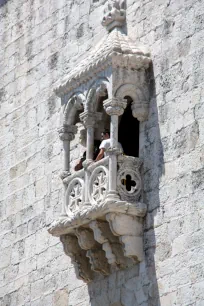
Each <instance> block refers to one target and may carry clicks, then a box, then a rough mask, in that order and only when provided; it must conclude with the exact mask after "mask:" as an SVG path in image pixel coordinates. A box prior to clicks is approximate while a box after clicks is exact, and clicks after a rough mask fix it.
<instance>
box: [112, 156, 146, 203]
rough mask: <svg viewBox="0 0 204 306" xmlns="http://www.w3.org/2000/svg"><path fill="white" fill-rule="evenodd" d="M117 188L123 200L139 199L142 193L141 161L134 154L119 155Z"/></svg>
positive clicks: (133, 200)
mask: <svg viewBox="0 0 204 306" xmlns="http://www.w3.org/2000/svg"><path fill="white" fill-rule="evenodd" d="M118 165H119V170H118V176H117V186H118V187H117V188H118V192H119V195H120V197H121V199H122V200H123V201H130V202H135V201H138V200H139V199H140V197H141V193H142V178H141V174H140V169H141V165H142V163H141V161H140V160H139V159H138V158H136V157H132V156H124V155H119V156H118Z"/></svg>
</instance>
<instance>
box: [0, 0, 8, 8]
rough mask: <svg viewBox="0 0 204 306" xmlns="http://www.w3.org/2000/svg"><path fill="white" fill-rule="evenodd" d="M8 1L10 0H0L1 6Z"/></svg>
mask: <svg viewBox="0 0 204 306" xmlns="http://www.w3.org/2000/svg"><path fill="white" fill-rule="evenodd" d="M7 1H8V0H0V7H1V6H2V5H4V4H6V2H7Z"/></svg>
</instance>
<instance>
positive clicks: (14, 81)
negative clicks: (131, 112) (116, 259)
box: [0, 0, 204, 306]
mask: <svg viewBox="0 0 204 306" xmlns="http://www.w3.org/2000/svg"><path fill="white" fill-rule="evenodd" d="M105 2H106V1H105V0H98V1H91V0H84V1H80V0H69V1H67V0H58V1H54V0H29V1H24V0H19V1H15V0H9V1H8V2H6V3H5V4H4V5H2V6H1V7H0V46H1V48H0V77H1V83H0V102H1V103H0V117H1V121H0V128H1V136H0V137H1V142H0V148H1V151H0V176H1V180H0V184H1V186H0V194H1V195H0V196H1V203H0V218H1V222H0V237H1V238H0V239H1V243H0V305H3V306H6V305H7V306H18V305H26V306H43V305H46V306H47V305H53V306H68V305H69V306H88V305H89V306H109V305H111V304H112V303H115V302H119V301H120V302H121V303H122V304H123V306H139V305H140V306H147V305H148V306H157V305H158V306H159V305H161V306H170V305H176V306H188V305H189V306H190V305H191V306H201V305H203V303H204V293H203V292H204V245H203V237H204V231H203V225H204V222H203V212H204V210H203V206H202V200H203V192H204V191H203V189H204V183H203V182H204V166H203V164H204V157H203V156H204V132H203V131H204V100H203V99H204V98H203V97H204V88H203V87H204V86H203V84H204V83H203V82H204V3H203V1H202V0H199V1H195V0H183V1H178V0H162V1H161V0H156V1H153V0H152V1H146V0H137V1H135V0H134V1H133V0H128V1H127V28H128V32H129V35H130V36H131V37H132V38H133V39H137V41H140V42H141V43H142V44H145V45H147V46H148V47H149V49H150V51H151V54H152V59H153V67H152V71H151V75H152V80H151V84H150V87H151V101H150V114H149V120H148V122H146V123H143V124H141V137H140V138H141V139H140V140H141V141H140V143H141V149H140V153H141V154H140V155H141V157H142V158H143V159H144V191H145V192H144V199H145V202H146V203H147V204H148V214H147V217H146V220H145V224H144V228H145V236H144V242H145V261H144V262H143V263H142V264H140V265H139V266H135V267H134V268H132V269H129V270H126V271H120V272H117V273H114V274H112V275H111V276H110V277H106V278H102V277H101V278H100V277H99V278H98V279H97V280H96V281H95V282H93V283H91V284H90V285H88V286H87V285H85V284H84V283H83V282H82V281H79V280H77V279H76V277H75V271H74V268H73V266H72V264H71V262H70V258H69V257H67V256H66V255H65V254H64V252H63V250H62V245H61V244H60V243H59V240H58V239H57V238H53V237H51V236H50V235H49V234H48V232H47V229H46V226H47V225H49V224H50V222H51V221H52V219H53V217H54V216H56V215H58V214H59V212H60V209H61V208H60V205H61V202H62V201H63V188H62V183H61V181H60V179H59V173H60V171H61V169H62V164H63V156H62V144H61V143H60V141H59V139H58V134H57V128H58V127H59V125H60V118H61V102H60V99H59V98H57V97H56V96H55V95H54V93H53V88H54V86H55V85H56V83H57V82H59V81H60V80H61V79H62V78H63V77H66V74H67V72H68V71H70V69H71V68H72V67H73V66H74V65H76V63H77V62H78V61H79V60H81V59H82V58H84V57H85V55H86V51H88V50H89V49H90V48H91V47H92V46H93V45H95V44H96V43H97V42H98V41H99V40H100V38H101V37H102V36H103V35H104V33H105V30H104V29H103V28H102V26H101V24H100V20H101V17H102V14H101V12H102V10H103V7H102V4H103V3H105ZM72 153H73V154H72V157H71V158H72V164H73V163H74V160H75V159H77V158H78V157H79V154H80V153H79V150H78V149H77V141H75V143H73V144H72Z"/></svg>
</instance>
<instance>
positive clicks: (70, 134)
mask: <svg viewBox="0 0 204 306" xmlns="http://www.w3.org/2000/svg"><path fill="white" fill-rule="evenodd" d="M58 132H59V138H60V140H62V141H63V148H64V167H63V171H62V172H61V175H60V177H61V179H62V180H63V179H64V178H66V177H67V176H69V175H70V141H71V140H73V139H74V137H75V134H76V133H77V127H76V126H75V125H63V126H62V127H61V128H60V129H59V130H58ZM66 188H67V186H65V184H64V189H65V190H66ZM62 215H66V212H65V207H64V204H63V207H62Z"/></svg>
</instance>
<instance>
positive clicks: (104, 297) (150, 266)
mask: <svg viewBox="0 0 204 306" xmlns="http://www.w3.org/2000/svg"><path fill="white" fill-rule="evenodd" d="M149 73H150V77H149V79H150V97H151V99H150V112H149V120H148V121H147V122H145V123H143V124H142V125H141V136H142V142H143V143H142V147H141V150H140V156H141V157H142V158H143V160H144V202H145V203H146V204H147V206H148V211H147V215H146V218H145V221H144V253H145V259H144V261H143V262H142V263H140V264H139V265H136V266H133V267H131V268H129V269H126V270H121V271H117V272H114V273H112V274H111V275H110V276H108V277H102V276H99V275H97V276H96V279H95V280H94V282H92V283H90V284H89V285H88V290H89V296H90V305H91V306H116V305H117V306H139V305H142V306H160V297H159V289H158V282H157V276H156V260H155V250H156V234H155V230H154V223H155V221H154V220H155V219H156V218H157V214H159V215H160V214H161V213H162V212H161V211H160V210H161V208H160V198H159V182H160V177H161V176H162V175H163V174H164V160H163V147H162V143H161V138H160V128H159V122H158V110H157V100H156V89H155V81H154V72H153V67H151V68H150V71H149ZM164 243H165V242H164ZM163 246H164V245H163V244H162V243H161V245H160V244H158V246H157V249H159V250H160V251H164V253H163V255H164V256H165V248H164V250H163V249H162V248H163Z"/></svg>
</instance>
